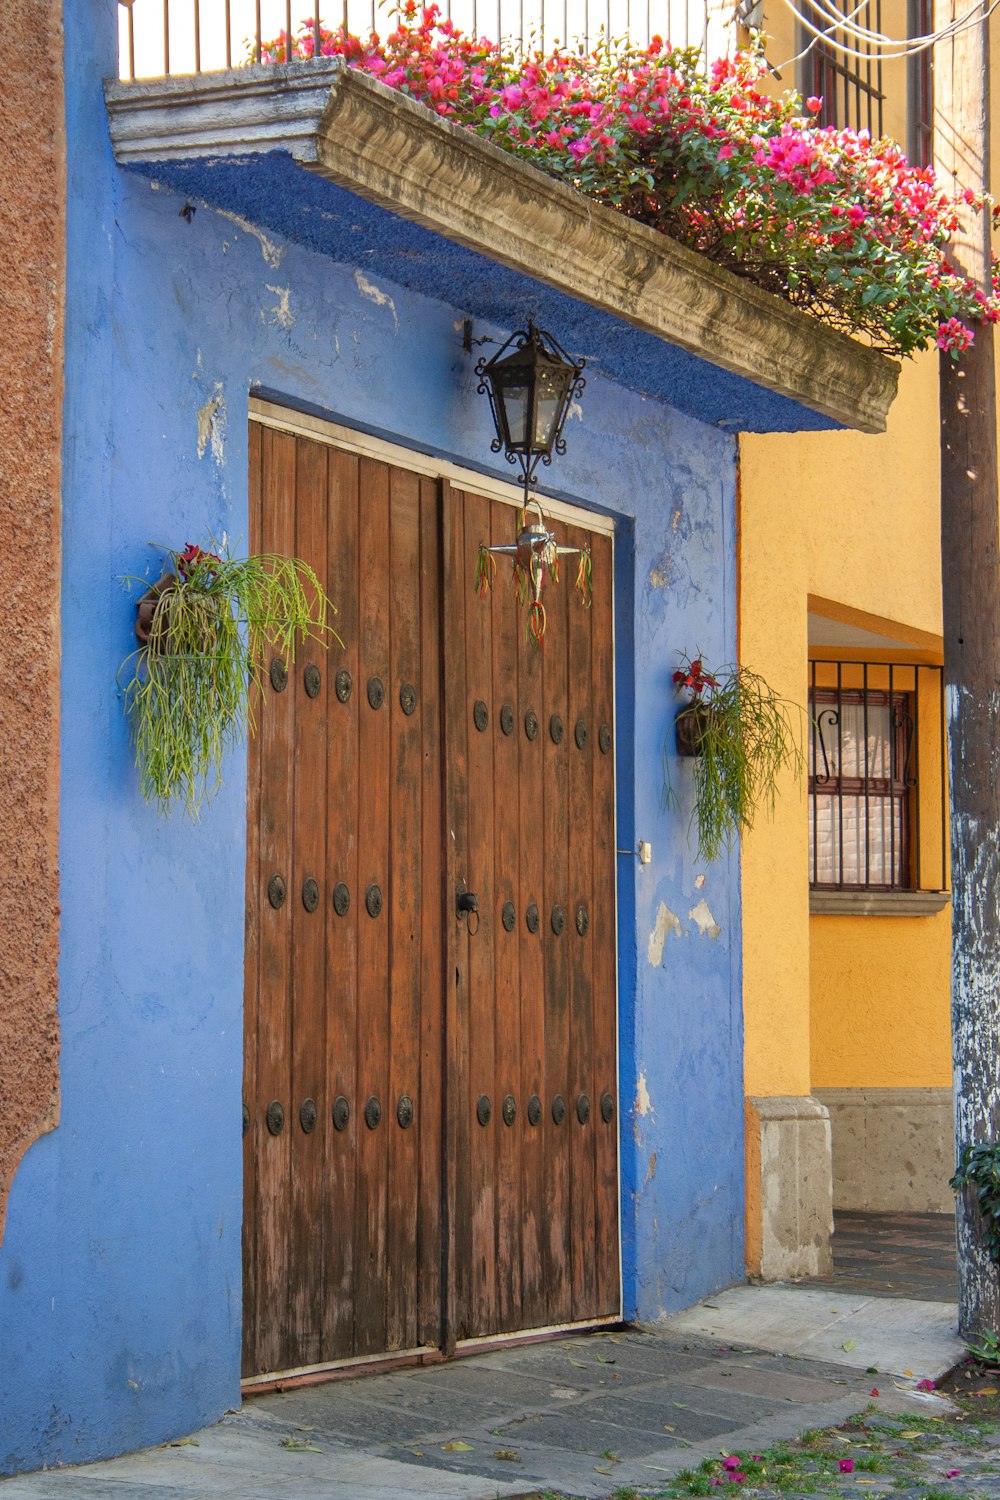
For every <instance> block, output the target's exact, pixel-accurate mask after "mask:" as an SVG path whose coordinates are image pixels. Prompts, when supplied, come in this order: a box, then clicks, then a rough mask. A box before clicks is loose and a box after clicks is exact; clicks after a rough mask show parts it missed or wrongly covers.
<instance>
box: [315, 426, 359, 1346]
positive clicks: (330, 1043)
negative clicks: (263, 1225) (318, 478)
mask: <svg viewBox="0 0 1000 1500" xmlns="http://www.w3.org/2000/svg"><path fill="white" fill-rule="evenodd" d="M328 465H329V467H328V491H327V512H328V518H329V519H328V536H327V557H328V570H329V571H328V577H329V580H330V586H329V590H328V592H329V595H330V598H331V599H332V600H334V601H335V603H336V607H337V618H336V626H337V630H338V633H339V634H340V637H341V639H342V640H343V642H344V648H343V650H342V651H341V650H340V649H339V648H337V647H336V646H334V647H333V648H332V649H331V651H330V655H329V664H328V666H327V678H328V681H329V680H331V679H332V684H333V692H332V693H330V692H329V691H328V693H327V706H328V733H327V767H326V785H327V787H333V788H335V789H336V792H335V795H334V796H333V797H332V798H331V799H330V802H331V806H330V808H329V816H328V818H327V827H326V844H327V854H326V872H327V874H326V885H325V889H324V891H323V909H324V912H325V920H326V933H327V994H328V997H329V1002H328V1006H327V1065H326V1066H327V1078H328V1079H329V1089H328V1092H327V1104H326V1109H325V1110H324V1112H323V1116H322V1128H323V1131H324V1135H325V1139H326V1147H327V1149H326V1194H325V1199H324V1212H323V1223H324V1236H325V1244H326V1259H325V1263H324V1289H325V1296H324V1308H323V1347H324V1350H325V1351H326V1357H327V1358H334V1357H347V1356H348V1355H349V1354H353V1352H354V1233H353V1226H354V1197H355V1188H356V1182H357V1159H358V1132H359V1130H362V1129H364V1123H363V1119H362V1111H361V1110H360V1109H359V1107H358V1081H357V1080H358V1071H357V1055H356V1040H357V1028H358V999H357V988H358V909H359V882H358V826H359V812H358V790H359V780H360V772H359V756H358V736H359V728H358V719H359V714H360V701H361V693H360V692H359V689H358V683H359V675H360V674H359V666H358V600H359V594H360V585H359V579H358V497H359V490H360V475H359V467H360V465H359V462H358V459H357V458H355V457H354V456H353V455H352V454H349V453H344V452H341V451H339V450H338V449H335V448H332V449H330V451H329V459H328ZM338 674H342V675H340V677H339V683H340V691H339V692H338ZM344 892H346V895H347V902H348V904H347V908H346V910H344V911H342V910H341V909H339V908H342V906H343V902H342V900H341V899H340V898H341V895H342V894H343V893H344ZM335 893H336V894H337V897H338V904H337V905H335V903H334V895H335ZM345 1103H346V1106H347V1108H346V1113H344V1112H343V1105H344V1104H345ZM335 1107H336V1108H337V1115H336V1123H334V1108H335ZM331 1350H338V1351H342V1353H341V1355H340V1356H334V1355H331V1354H330V1351H331Z"/></svg>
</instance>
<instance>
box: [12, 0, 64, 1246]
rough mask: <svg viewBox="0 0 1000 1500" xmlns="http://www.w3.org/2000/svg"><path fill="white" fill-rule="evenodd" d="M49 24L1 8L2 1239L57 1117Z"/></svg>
mask: <svg viewBox="0 0 1000 1500" xmlns="http://www.w3.org/2000/svg"><path fill="white" fill-rule="evenodd" d="M61 16H62V12H61V6H60V5H59V4H58V3H55V0H6V4H5V6H4V17H3V21H4V24H3V27H2V28H0V78H2V79H3V88H2V89H0V140H2V141H3V143H4V149H3V152H2V153H0V164H2V165H0V183H2V189H3V191H2V198H3V202H4V205H5V213H4V240H3V262H4V273H3V275H2V276H0V327H2V328H3V329H4V331H5V333H6V335H7V337H6V339H5V348H4V369H3V380H2V381H0V422H2V429H3V444H2V448H0V451H2V453H3V459H2V463H3V469H4V473H3V477H2V483H0V530H2V535H3V546H2V547H0V597H2V598H3V601H4V619H5V628H4V630H3V632H2V633H0V681H2V683H3V691H2V692H0V744H2V746H3V754H2V755H0V862H2V865H3V880H2V881H0V1234H2V1232H3V1222H4V1215H5V1210H6V1204H7V1194H8V1190H9V1186H10V1181H11V1178H12V1176H13V1173H14V1171H15V1169H16V1167H17V1163H18V1162H19V1161H20V1159H21V1156H22V1155H23V1153H24V1151H25V1149H26V1148H27V1146H28V1145H29V1144H30V1143H31V1141H33V1140H34V1139H35V1138H36V1136H38V1135H39V1134H40V1133H41V1132H42V1131H44V1130H46V1129H50V1128H51V1127H52V1126H53V1125H54V1124H55V1123H56V1120H57V1118H58V1107H59V1073H58V1058H59V1032H58V1019H57V1011H56V1004H57V971H56V960H57V951H58V935H59V934H58V918H59V908H58V900H59V891H58V874H57V864H56V856H57V826H58V795H59V785H58V775H59V739H58V736H59V707H58V705H59V660H60V651H59V580H60V545H59V537H60V530H59V519H60V501H59V486H60V450H61V432H62V416H61V412H62V323H63V300H64V272H65V248H64V246H65V227H64V224H65V217H64V203H65V147H64V137H63V87H62V78H63V73H62V67H63V57H62V19H61Z"/></svg>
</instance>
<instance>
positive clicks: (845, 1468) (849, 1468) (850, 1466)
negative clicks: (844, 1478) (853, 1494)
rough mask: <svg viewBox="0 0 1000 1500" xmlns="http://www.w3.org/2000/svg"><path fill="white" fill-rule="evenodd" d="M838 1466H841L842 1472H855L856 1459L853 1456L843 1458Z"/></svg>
mask: <svg viewBox="0 0 1000 1500" xmlns="http://www.w3.org/2000/svg"><path fill="white" fill-rule="evenodd" d="M837 1467H838V1468H839V1470H840V1472H841V1474H853V1473H854V1459H853V1458H842V1459H840V1460H839V1462H838V1464H837Z"/></svg>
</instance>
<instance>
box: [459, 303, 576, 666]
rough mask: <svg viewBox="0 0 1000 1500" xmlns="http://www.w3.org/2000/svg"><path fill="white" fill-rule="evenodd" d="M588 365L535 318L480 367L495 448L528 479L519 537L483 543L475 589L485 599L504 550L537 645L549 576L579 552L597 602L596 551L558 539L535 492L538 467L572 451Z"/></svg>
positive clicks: (542, 630) (555, 574)
mask: <svg viewBox="0 0 1000 1500" xmlns="http://www.w3.org/2000/svg"><path fill="white" fill-rule="evenodd" d="M583 367H584V361H583V360H580V361H578V362H577V361H575V360H572V359H570V357H569V355H568V354H567V353H566V351H565V349H563V348H562V346H561V345H560V344H559V343H558V342H557V341H556V340H555V339H554V338H553V337H552V335H551V333H543V332H542V330H541V329H539V328H536V327H535V325H534V323H529V324H528V326H527V329H519V330H518V331H517V332H516V333H512V334H511V336H510V338H509V339H508V340H507V342H506V343H505V344H503V345H502V346H501V348H500V349H499V350H498V351H497V353H496V354H495V355H494V356H493V358H492V359H490V360H487V359H486V357H485V356H484V357H483V358H482V359H481V360H480V361H479V363H478V365H477V366H476V374H477V375H478V376H479V392H480V394H481V395H486V396H488V397H489V400H490V410H491V411H492V413H493V423H494V426H495V427H496V430H497V435H496V437H495V438H494V439H493V442H492V444H491V446H492V449H493V452H494V453H499V452H500V450H501V448H502V449H503V451H504V455H505V457H506V459H507V462H508V463H510V464H520V466H521V474H522V476H523V480H524V503H523V505H522V507H521V519H520V525H519V528H518V532H517V535H516V537H515V539H514V541H513V542H512V543H510V544H508V545H506V546H502V545H498V544H494V545H493V546H488V545H487V544H486V543H485V542H481V543H480V547H479V558H478V562H477V565H476V591H477V593H478V594H479V595H480V597H482V596H483V595H485V594H487V593H489V590H490V587H491V584H492V580H493V573H494V570H495V568H496V558H497V556H498V555H501V556H507V557H510V558H512V560H513V565H514V586H515V588H516V590H517V595H518V598H519V600H520V601H521V603H522V604H525V603H526V604H527V605H528V626H527V628H528V634H529V636H530V637H531V638H532V639H533V640H534V641H535V643H536V644H537V645H541V643H542V637H543V635H544V634H545V606H544V605H543V603H542V589H543V587H544V585H545V580H546V578H548V579H549V580H550V581H551V582H552V583H557V582H558V581H559V559H560V557H563V556H565V555H566V554H568V553H576V554H578V555H579V559H580V562H579V566H578V568H577V578H576V586H577V588H578V589H579V591H580V593H581V595H582V596H583V599H584V602H585V603H588V604H589V602H590V593H591V569H590V553H589V551H588V550H586V549H581V548H579V547H562V546H560V545H559V544H558V543H557V541H556V538H555V534H554V532H552V531H550V530H549V528H548V526H547V525H546V523H545V517H544V515H543V514H542V508H541V506H540V505H539V503H538V501H537V499H535V497H534V496H533V494H532V490H531V487H532V485H533V484H534V483H535V470H536V469H537V468H538V465H539V464H540V463H543V464H550V463H551V462H552V455H553V453H558V454H560V455H561V454H563V453H565V452H566V439H565V438H564V437H563V435H562V431H563V426H564V425H565V422H566V418H567V416H568V415H569V408H570V403H571V402H572V401H573V399H574V397H576V396H578V395H579V394H580V392H581V391H582V390H583V387H584V380H583ZM532 512H534V515H532Z"/></svg>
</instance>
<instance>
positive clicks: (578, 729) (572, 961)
mask: <svg viewBox="0 0 1000 1500" xmlns="http://www.w3.org/2000/svg"><path fill="white" fill-rule="evenodd" d="M589 543H590V534H589V533H588V532H585V531H584V530H582V529H581V528H580V527H575V526H570V527H567V528H566V544H567V546H570V547H580V548H586V547H587V546H588V545H589ZM577 565H578V559H577V558H576V557H574V556H572V555H570V556H568V557H567V558H566V560H565V565H564V576H563V580H562V582H561V584H560V588H562V589H565V591H566V592H565V602H566V636H567V645H568V663H569V666H568V681H567V715H566V743H567V747H568V750H567V753H568V758H569V781H568V789H569V818H568V821H567V826H568V831H569V879H568V886H567V890H568V895H569V902H568V905H567V909H566V932H567V948H568V956H569V1042H570V1077H571V1084H570V1092H571V1097H570V1098H568V1099H567V1101H566V1103H567V1108H568V1117H567V1118H568V1124H569V1138H570V1243H571V1246H572V1250H571V1254H572V1284H573V1317H574V1318H576V1319H583V1318H587V1317H592V1316H593V1315H594V1313H595V1311H596V1309H597V1249H596V1243H595V1235H596V1193H597V1181H596V1169H595V1162H596V1152H595V1131H596V1126H597V1119H598V1118H599V1117H600V1109H599V1108H598V1109H597V1111H596V1112H595V1110H594V1013H593V1004H594V995H593V990H594V983H593V975H594V969H593V939H592V937H591V933H590V926H589V923H590V914H591V912H592V911H593V908H594V839H593V835H592V832H591V825H592V823H593V820H594V817H595V810H594V808H593V803H592V797H593V765H592V760H593V754H594V745H595V736H594V728H593V697H594V682H593V660H592V653H591V616H592V613H593V611H592V608H591V609H588V608H586V606H585V605H584V602H583V600H582V599H581V597H580V595H579V593H578V592H577V591H576V589H575V588H574V587H573V584H574V580H575V577H576V573H577ZM605 586H607V580H605ZM580 919H582V924H581V922H580ZM579 925H583V926H584V927H585V931H584V932H582V933H581V932H580V930H579ZM582 1101H586V1102H585V1105H584V1106H583V1108H582V1110H581V1102H582ZM588 1110H589V1113H588ZM582 1116H586V1118H582Z"/></svg>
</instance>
